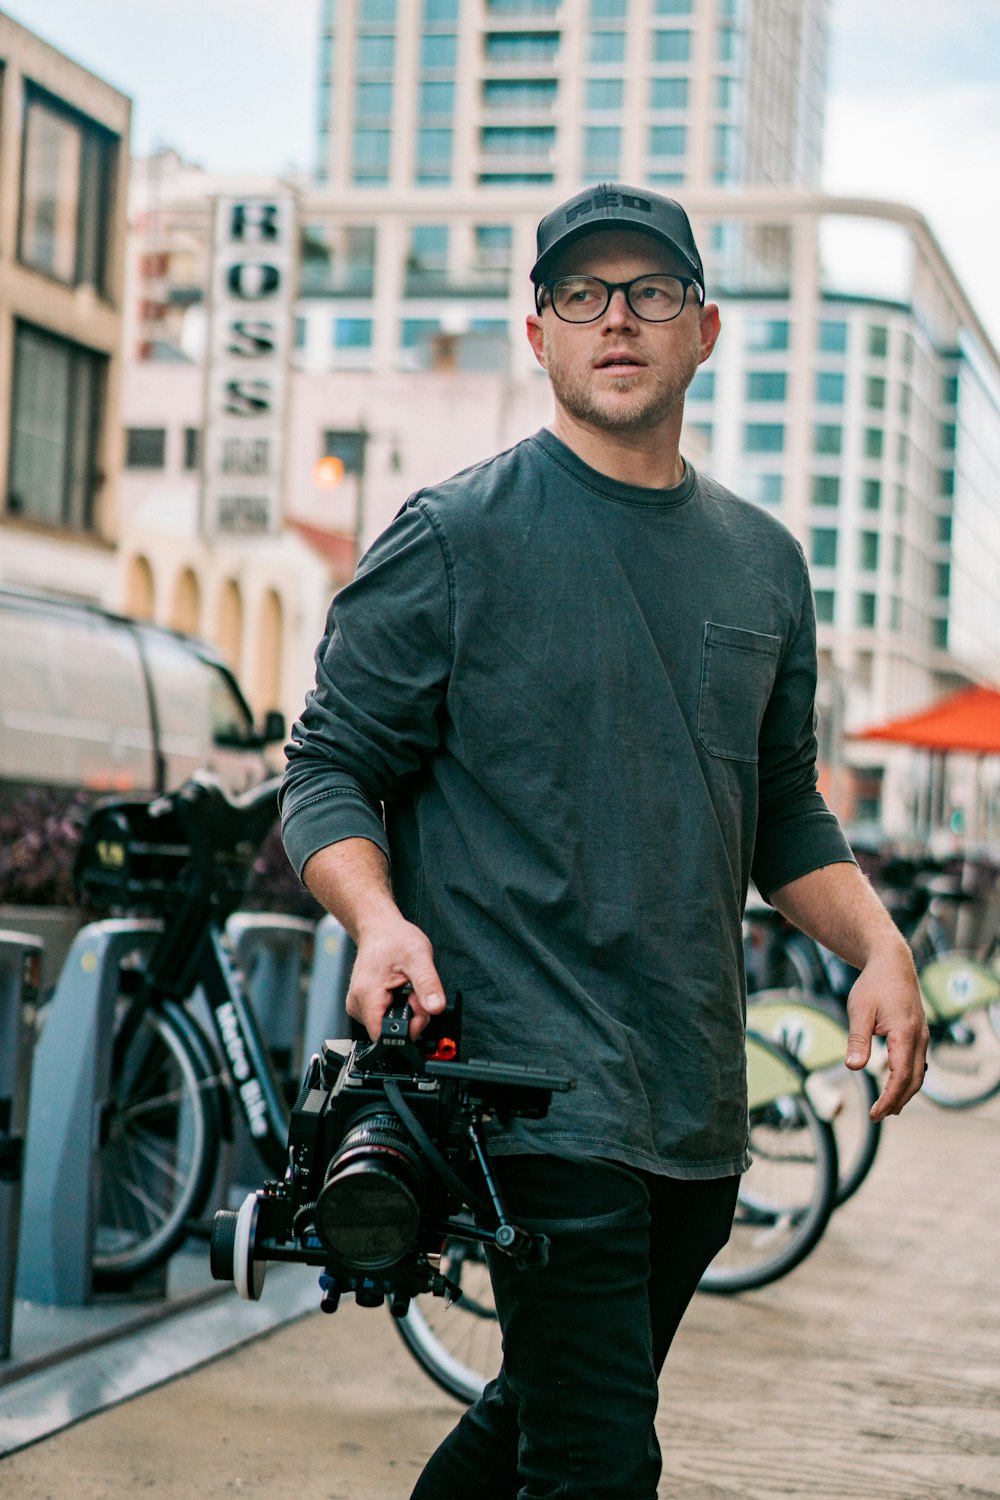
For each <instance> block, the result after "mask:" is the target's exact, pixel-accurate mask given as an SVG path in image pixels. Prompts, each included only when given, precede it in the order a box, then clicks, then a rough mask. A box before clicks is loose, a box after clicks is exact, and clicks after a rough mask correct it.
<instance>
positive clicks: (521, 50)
mask: <svg viewBox="0 0 1000 1500" xmlns="http://www.w3.org/2000/svg"><path fill="white" fill-rule="evenodd" d="M558 51H559V32H558V31H489V32H487V34H486V39H485V53H486V61H487V62H488V63H520V64H524V63H552V62H554V61H555V56H556V53H557V52H558Z"/></svg>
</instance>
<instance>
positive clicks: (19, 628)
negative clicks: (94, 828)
mask: <svg viewBox="0 0 1000 1500" xmlns="http://www.w3.org/2000/svg"><path fill="white" fill-rule="evenodd" d="M0 683H2V684H3V689H2V692H0V777H2V778H3V779H4V780H5V781H19V782H33V783H39V782H42V783H50V784H55V785H60V786H71V787H88V788H92V789H94V790H107V791H118V790H121V791H128V790H131V789H133V788H140V789H142V788H147V787H150V786H152V785H154V773H153V765H154V761H153V738H152V733H151V727H150V722H149V702H148V694H147V691H146V683H145V678H144V676H143V671H142V662H141V660H140V657H139V650H138V646H137V644H136V641H135V639H134V638H133V636H132V635H131V633H130V632H129V631H126V630H122V629H121V628H120V627H119V626H115V625H113V624H111V623H109V622H108V621H106V620H104V619H102V618H101V616H99V615H94V616H88V615H80V616H67V617H61V616H60V615H59V614H58V613H56V614H47V613H43V612H42V611H39V610H34V609H30V608H25V609H19V608H14V609H5V610H3V612H2V617H0Z"/></svg>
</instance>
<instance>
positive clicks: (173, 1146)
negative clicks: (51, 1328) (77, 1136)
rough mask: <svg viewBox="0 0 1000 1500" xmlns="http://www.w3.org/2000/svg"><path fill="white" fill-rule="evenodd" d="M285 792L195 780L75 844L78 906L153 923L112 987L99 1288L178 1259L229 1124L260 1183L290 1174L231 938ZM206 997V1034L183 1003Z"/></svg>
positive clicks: (265, 1060) (123, 806)
mask: <svg viewBox="0 0 1000 1500" xmlns="http://www.w3.org/2000/svg"><path fill="white" fill-rule="evenodd" d="M278 784H279V782H278V779H277V778H272V779H271V780H269V781H266V782H264V783H262V784H261V785H260V786H258V787H256V788H255V789H253V790H252V791H249V792H246V793H244V794H243V795H242V796H239V797H235V798H232V799H230V798H229V797H228V796H227V794H226V793H225V791H224V790H223V788H222V786H221V785H220V784H219V783H218V782H217V781H215V780H214V779H209V778H208V777H207V776H202V777H196V778H193V779H192V780H190V781H188V782H185V784H184V785H183V786H182V787H181V788H180V789H179V790H178V791H176V792H173V793H170V794H168V795H166V796H162V797H158V798H156V799H155V800H152V801H149V800H130V799H118V798H116V799H113V800H108V801H105V802H103V803H102V804H100V805H99V806H98V807H97V808H95V810H94V811H93V813H92V814H91V817H90V819H89V821H88V824H87V826H86V829H85V831H84V836H83V840H82V843H81V846H80V850H79V854H78V856H77V864H76V870H75V879H76V885H77V889H78V891H79V893H80V896H81V898H82V899H84V900H87V901H89V902H91V903H94V904H98V905H100V906H102V907H104V908H106V909H111V910H115V911H118V912H127V913H128V914H129V915H139V914H145V915H153V916H154V917H155V918H157V919H158V921H159V922H160V924H161V928H160V931H159V934H158V936H157V937H156V939H155V942H154V944H153V946H152V949H151V950H150V951H148V952H146V953H143V952H142V951H141V950H138V949H137V951H136V953H135V955H134V956H133V957H131V958H130V959H129V960H127V961H126V962H125V963H124V964H123V966H122V968H121V971H120V976H119V977H120V996H121V998H120V1000H119V1002H118V1006H117V1010H116V1016H115V1027H114V1040H113V1052H112V1058H111V1083H110V1090H109V1097H108V1099H107V1101H106V1103H105V1105H104V1108H103V1110H102V1115H101V1120H100V1134H99V1144H98V1150H97V1163H96V1165H97V1174H96V1176H97V1181H96V1195H95V1238H94V1252H93V1272H94V1284H95V1286H100V1287H102V1288H115V1287H121V1286H128V1285H131V1284H133V1283H134V1281H135V1280H136V1278H137V1277H139V1276H142V1275H144V1274H145V1273H147V1272H149V1271H151V1270H153V1269H155V1268H156V1267H158V1266H160V1265H162V1264H164V1263H165V1262H166V1261H167V1260H168V1259H169V1257H170V1256H171V1255H172V1254H173V1252H174V1251H175V1250H176V1249H177V1248H178V1247H179V1246H180V1244H181V1243H182V1242H183V1241H184V1239H185V1238H186V1237H187V1235H188V1234H189V1232H190V1229H191V1226H192V1225H193V1224H194V1223H195V1221H196V1220H197V1219H198V1216H199V1215H200V1214H201V1212H202V1210H203V1209H204V1207H205V1204H206V1202H207V1199H208V1194H209V1192H210V1191H211V1187H212V1183H213V1181H214V1179H215V1175H216V1170H217V1168H218V1164H219V1159H220V1152H221V1148H222V1142H223V1140H224V1139H227V1138H230V1137H231V1135H232V1127H233V1119H234V1116H242V1118H243V1120H244V1121H245V1123H246V1127H247V1129H248V1131H249V1134H250V1137H251V1139H252V1140H253V1142H254V1145H255V1146H256V1148H257V1150H258V1152H259V1154H260V1156H261V1159H262V1161H263V1162H264V1164H265V1165H266V1166H267V1167H268V1169H269V1170H270V1171H272V1172H274V1173H278V1174H281V1173H283V1172H284V1170H285V1166H286V1164H287V1157H288V1146H287V1139H288V1129H287V1126H288V1113H287V1105H286V1102H285V1096H284V1088H283V1084H282V1081H281V1080H280V1079H279V1077H278V1076H277V1074H276V1072H275V1069H274V1067H273V1065H272V1062H271V1059H270V1057H269V1055H268V1048H267V1045H266V1042H265V1040H264V1038H263V1036H262V1035H261V1030H260V1027H259V1025H258V1023H257V1019H256V1017H255V1015H254V1012H253V1008H252V1006H251V1004H250V1001H249V998H248V996H247V994H246V991H245V988H244V986H243V983H242V979H241V976H240V975H239V973H238V971H237V970H236V967H235V964H234V962H233V958H232V955H231V953H230V951H229V948H228V945H227V942H226V938H225V931H224V929H225V923H226V920H227V918H228V917H229V916H230V915H231V914H232V913H233V912H234V911H235V910H236V909H237V907H238V905H239V902H240V899H241V896H242V892H243V889H244V886H245V883H246V878H247V875H248V873H249V870H250V867H251V864H252V861H253V858H254V855H255V853H256V851H257V849H258V848H259V846H260V844H261V843H262V841H263V839H264V837H265V835H266V833H267V831H268V829H269V828H270V827H271V825H272V823H273V822H274V819H275V817H276V814H277V789H278ZM199 986H200V988H201V990H202V991H203V993H204V996H205V999H206V1001H207V1007H208V1014H209V1016H210V1018H211V1034H208V1033H206V1030H205V1028H204V1027H203V1026H202V1024H201V1023H200V1021H199V1020H198V1019H197V1017H196V1016H195V1014H194V1013H193V1011H192V1009H191V1008H190V1006H189V1005H188V1004H187V1003H186V1002H187V1001H188V1000H189V999H190V998H191V997H192V995H193V994H194V993H195V991H196V990H197V989H198V987H199ZM223 1059H224V1060H225V1061H223Z"/></svg>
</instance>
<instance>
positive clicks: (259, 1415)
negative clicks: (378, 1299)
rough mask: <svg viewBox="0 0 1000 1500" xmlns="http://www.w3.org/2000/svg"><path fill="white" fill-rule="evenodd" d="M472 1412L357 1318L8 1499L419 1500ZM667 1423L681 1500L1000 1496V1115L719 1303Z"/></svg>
mask: <svg viewBox="0 0 1000 1500" xmlns="http://www.w3.org/2000/svg"><path fill="white" fill-rule="evenodd" d="M303 1274H308V1273H306V1272H303ZM265 1295H266V1292H265ZM458 1410H459V1408H458V1407H457V1406H456V1405H455V1404H454V1403H452V1402H451V1401H449V1400H448V1399H447V1398H446V1397H444V1396H442V1395H441V1394H440V1393H439V1392H437V1391H436V1389H435V1388H434V1387H433V1386H432V1385H431V1384H430V1383H429V1382H428V1381H427V1379H426V1378H425V1377H424V1376H423V1374H422V1373H421V1372H420V1370H419V1369H418V1368H417V1367H416V1365H414V1364H413V1363H412V1361H411V1360H410V1357H409V1356H408V1355H407V1353H406V1351H405V1350H404V1349H403V1346H402V1344H401V1343H400V1341H399V1340H398V1339H397V1338H396V1336H395V1334H394V1333H393V1331H392V1329H391V1328H390V1326H389V1320H388V1318H387V1317H386V1316H385V1315H384V1314H382V1313H379V1312H369V1311H365V1310H363V1309H359V1308H357V1307H354V1306H353V1305H348V1306H346V1307H345V1308H344V1309H343V1310H342V1311H341V1312H339V1313H338V1314H337V1316H336V1317H335V1318H332V1319H328V1318H324V1317H322V1315H319V1314H316V1315H310V1316H308V1317H306V1318H305V1319H303V1320H302V1321H300V1322H298V1323H296V1324H293V1325H291V1326H289V1327H286V1328H284V1329H282V1330H281V1331H280V1332H278V1333H275V1334H271V1335H269V1336H268V1337H266V1338H263V1339H260V1340H258V1341H257V1342H255V1343H253V1344H252V1345H249V1346H247V1347H245V1348H243V1349H241V1350H240V1351H238V1352H236V1353H235V1354H232V1355H229V1356H227V1357H225V1358H223V1359H220V1360H218V1361H216V1362H215V1363H212V1364H210V1365H207V1366H205V1367H203V1368H201V1369H199V1370H196V1371H194V1372H193V1373H191V1374H189V1375H187V1376H184V1377H182V1378H181V1379H179V1380H176V1381H174V1382H172V1383H170V1384H168V1385H165V1386H163V1387H162V1388H161V1389H159V1390H156V1391H152V1392H150V1393H148V1394H146V1395H143V1396H141V1397H139V1398H137V1399H136V1400H134V1401H130V1402H128V1403H126V1404H124V1405H122V1406H120V1407H118V1408H116V1409H115V1410H112V1411H109V1412H105V1413H103V1414H102V1415H100V1416H98V1417H94V1418H92V1419H90V1420H89V1421H86V1422H84V1423H82V1424H80V1425H79V1426H77V1427H75V1428H72V1429H70V1430H69V1431H66V1432H63V1433H60V1434H58V1435H57V1436H55V1437H53V1438H50V1439H48V1440H46V1441H45V1442H42V1443H39V1444H37V1445H36V1446H35V1447H32V1448H28V1449H25V1450H23V1451H22V1452H19V1453H16V1454H14V1455H13V1456H12V1457H10V1458H8V1459H6V1460H4V1461H2V1462H0V1491H2V1493H3V1494H4V1495H5V1496H7V1495H10V1496H12V1497H15V1496H16V1497H17V1500H63V1497H67V1500H68V1497H73V1500H119V1497H121V1496H133V1495H135V1494H137V1493H142V1494H147V1495H150V1496H155V1497H157V1500H193V1497H195V1496H197V1497H199V1500H208V1497H216V1496H219V1497H222V1496H226V1497H228V1496H233V1495H239V1496H242V1497H248V1500H397V1497H398V1500H405V1497H406V1496H407V1495H408V1494H409V1490H410V1486H411V1484H412V1483H413V1480H414V1478H415V1476H416V1474H417V1473H418V1472H419V1468H420V1465H421V1462H422V1460H423V1458H424V1457H425V1456H426V1454H427V1453H428V1452H429V1451H430V1450H431V1449H432V1448H433V1446H434V1444H435V1443H436V1442H437V1440H438V1439H439V1438H440V1437H441V1436H442V1435H443V1434H444V1432H446V1431H447V1430H448V1427H449V1426H450V1425H451V1423H452V1422H453V1421H454V1419H455V1417H456V1415H457V1413H458ZM659 1426H660V1432H661V1437H662V1439H663V1445H664V1453H665V1471H664V1478H663V1482H662V1485H661V1488H660V1495H661V1500H779V1497H781V1500H1000V1100H998V1101H993V1103H991V1104H990V1105H987V1106H986V1107H985V1108H982V1109H980V1110H977V1111H972V1112H968V1113H963V1114H951V1113H947V1112H945V1111H942V1110H938V1109H935V1108H934V1106H933V1105H931V1104H930V1103H928V1102H926V1101H924V1100H920V1099H918V1100H916V1101H915V1102H914V1103H913V1104H911V1105H910V1106H909V1108H908V1109H907V1111H906V1112H905V1114H904V1115H903V1116H902V1117H901V1118H900V1119H898V1120H892V1121H890V1122H889V1124H888V1126H887V1127H886V1129H885V1130H884V1132H883V1141H882V1147H881V1151H880V1154H879V1157H878V1159H877V1161H876V1163H875V1166H874V1169H873V1171H872V1174H871V1176H870V1177H869V1179H868V1180H867V1182H866V1183H865V1184H864V1186H863V1187H862V1189H861V1191H860V1193H859V1194H858V1195H857V1197H856V1198H855V1199H853V1200H852V1201H851V1202H850V1203H848V1204H847V1205H845V1206H844V1208H842V1209H840V1210H839V1211H838V1213H837V1214H836V1215H835V1217H834V1219H833V1221H832V1223H831V1225H830V1228H829V1229H828V1231H827V1234H826V1236H825V1237H824V1239H823V1241H822V1243H821V1244H820V1246H819V1247H818V1248H817V1250H816V1251H815V1252H814V1253H813V1255H812V1256H811V1257H810V1258H809V1259H808V1260H807V1261H806V1262H805V1264H804V1265H802V1266H800V1267H799V1268H798V1270H796V1271H794V1272H793V1273H792V1274H791V1275H790V1276H788V1277H786V1278H785V1280H784V1281H782V1282H779V1283H777V1284H776V1285H775V1286H773V1287H770V1288H768V1289H766V1290H764V1291H761V1292H755V1293H749V1294H746V1295H744V1296H742V1297H739V1298H732V1299H725V1298H710V1297H704V1296H702V1297H699V1298H697V1299H696V1301H695V1304H694V1306H693V1308H692V1309H691V1312H690V1313H689V1315H688V1318H687V1320H686V1322H685V1324H684V1326H683V1328H682V1330H681V1333H680V1335H679V1336H678V1339H677V1343H676V1345H675V1348H674V1351H673V1354H672V1356H671V1361H670V1364H669V1366H668V1370H667V1373H666V1375H665V1377H664V1382H663V1397H662V1403H661V1414H660V1419H659ZM469 1500H475V1497H474V1496H470V1497H469ZM594 1500H599V1497H596V1496H595V1497H594Z"/></svg>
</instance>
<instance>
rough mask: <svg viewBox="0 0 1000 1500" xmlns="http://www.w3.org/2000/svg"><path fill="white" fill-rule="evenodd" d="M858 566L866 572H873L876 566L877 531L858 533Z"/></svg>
mask: <svg viewBox="0 0 1000 1500" xmlns="http://www.w3.org/2000/svg"><path fill="white" fill-rule="evenodd" d="M858 566H859V567H860V568H862V569H863V571H864V572H866V573H874V572H875V570H876V568H877V567H878V532H877V531H861V532H859V533H858Z"/></svg>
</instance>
